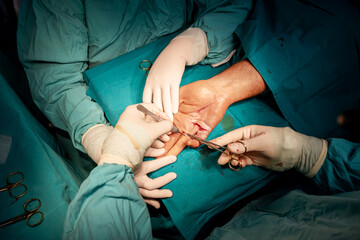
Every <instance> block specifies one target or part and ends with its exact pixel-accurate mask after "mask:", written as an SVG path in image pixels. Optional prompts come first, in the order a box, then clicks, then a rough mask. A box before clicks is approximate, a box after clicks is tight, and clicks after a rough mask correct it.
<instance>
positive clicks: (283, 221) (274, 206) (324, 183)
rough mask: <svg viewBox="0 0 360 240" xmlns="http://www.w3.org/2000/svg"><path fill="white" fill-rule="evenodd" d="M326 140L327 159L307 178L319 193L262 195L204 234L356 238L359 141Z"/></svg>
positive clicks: (359, 209) (215, 236) (359, 210)
mask: <svg viewBox="0 0 360 240" xmlns="http://www.w3.org/2000/svg"><path fill="white" fill-rule="evenodd" d="M328 141H329V150H328V154H327V156H326V160H325V162H324V164H323V166H322V167H321V168H320V170H319V172H318V173H317V174H316V175H315V177H314V178H312V181H313V183H315V184H316V186H317V187H319V188H320V190H321V191H322V192H323V193H324V194H322V195H313V194H306V193H305V192H304V191H303V190H301V189H296V190H292V191H290V192H288V191H276V192H275V193H272V194H268V195H265V196H264V197H261V198H259V199H257V200H255V201H253V202H251V203H249V204H248V205H247V206H245V207H244V208H243V209H241V210H240V211H239V212H238V213H237V214H236V215H235V216H234V217H233V219H232V220H231V221H229V222H228V223H227V224H226V225H224V226H223V227H221V228H217V229H215V230H214V231H213V232H212V233H211V235H210V237H209V239H358V238H359V236H360V229H359V222H360V191H359V190H360V165H359V163H360V144H354V143H351V142H348V141H346V140H343V139H329V140H328ZM279 187H280V186H279Z"/></svg>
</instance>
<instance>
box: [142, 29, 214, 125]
mask: <svg viewBox="0 0 360 240" xmlns="http://www.w3.org/2000/svg"><path fill="white" fill-rule="evenodd" d="M208 51H209V49H208V43H207V37H206V34H205V32H204V31H202V30H201V29H200V28H189V29H187V30H186V31H184V32H183V33H181V34H180V35H178V36H177V37H175V38H174V39H173V40H172V41H171V42H170V43H169V45H168V46H167V47H166V48H165V49H164V50H163V51H162V52H161V53H160V55H159V56H158V58H157V59H156V61H155V62H154V64H153V65H152V67H151V69H150V72H149V75H148V77H147V79H146V83H145V88H144V92H143V102H144V103H150V102H153V103H155V104H156V106H158V107H159V108H160V109H161V110H163V111H164V112H165V113H166V114H167V115H168V116H169V117H170V119H171V120H172V119H173V113H174V114H176V113H177V111H178V105H179V85H180V81H181V78H182V75H183V73H184V69H185V65H195V64H197V63H198V62H200V61H201V60H202V59H204V58H205V57H206V55H207V54H208Z"/></svg>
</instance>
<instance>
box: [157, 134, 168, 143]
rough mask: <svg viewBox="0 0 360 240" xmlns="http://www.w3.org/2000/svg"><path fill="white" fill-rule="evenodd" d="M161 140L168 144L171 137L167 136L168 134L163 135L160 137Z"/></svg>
mask: <svg viewBox="0 0 360 240" xmlns="http://www.w3.org/2000/svg"><path fill="white" fill-rule="evenodd" d="M159 139H160V140H161V141H162V142H167V141H169V140H170V137H169V135H167V134H163V135H161V136H160V137H159Z"/></svg>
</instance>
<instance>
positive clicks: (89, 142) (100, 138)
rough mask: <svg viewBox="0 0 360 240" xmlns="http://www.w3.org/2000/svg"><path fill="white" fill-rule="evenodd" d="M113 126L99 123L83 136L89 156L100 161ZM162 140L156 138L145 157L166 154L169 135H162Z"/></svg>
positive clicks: (82, 141)
mask: <svg viewBox="0 0 360 240" xmlns="http://www.w3.org/2000/svg"><path fill="white" fill-rule="evenodd" d="M112 130H113V127H111V126H106V125H105V124H97V125H95V126H93V127H91V128H89V129H88V130H87V131H86V132H85V134H84V135H83V136H82V138H81V144H82V145H83V146H84V149H85V152H86V153H87V154H88V155H89V157H90V158H91V159H92V160H93V161H94V162H95V163H98V162H99V160H100V155H101V148H102V145H103V143H104V141H105V139H106V138H107V137H108V136H109V134H110V132H111V131H112ZM160 139H161V140H162V141H159V140H156V141H155V142H154V143H153V144H152V146H151V147H150V148H149V149H148V150H147V151H146V152H145V157H158V156H160V155H162V154H164V152H165V149H164V143H163V142H165V141H169V139H170V138H169V136H168V135H166V134H164V135H163V136H161V137H160Z"/></svg>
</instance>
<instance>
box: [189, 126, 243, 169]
mask: <svg viewBox="0 0 360 240" xmlns="http://www.w3.org/2000/svg"><path fill="white" fill-rule="evenodd" d="M185 134H186V135H187V136H189V137H190V138H192V139H195V140H196V141H199V142H200V143H203V144H205V145H206V146H207V147H208V148H210V149H214V150H217V151H219V152H222V153H225V154H226V155H228V156H229V157H230V160H229V161H228V165H229V168H230V169H231V170H234V171H239V170H241V168H242V166H241V164H240V161H239V160H238V159H237V158H235V157H234V155H233V154H232V153H230V152H229V151H227V150H226V147H225V146H221V145H219V144H216V143H213V142H210V141H208V140H205V139H203V138H200V137H197V136H195V135H192V134H189V133H185ZM236 142H238V143H240V144H242V145H243V146H244V148H245V151H244V153H243V154H242V155H244V154H245V153H246V152H247V147H246V145H245V143H243V142H242V141H236ZM239 156H241V155H239ZM233 160H234V161H236V162H238V163H239V165H238V166H236V165H233V164H232V161H233Z"/></svg>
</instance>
